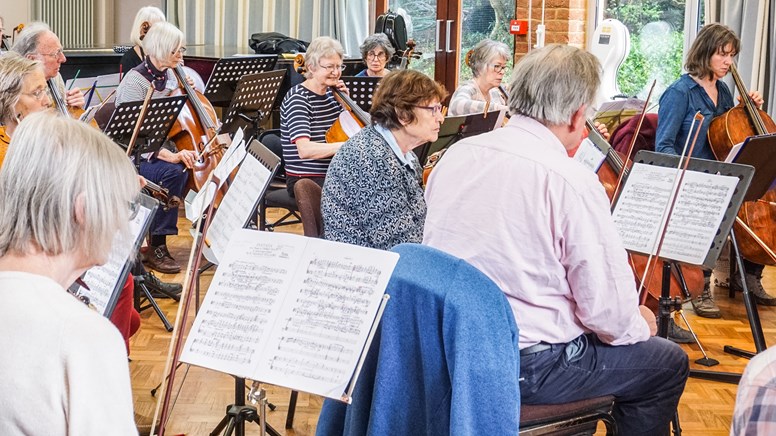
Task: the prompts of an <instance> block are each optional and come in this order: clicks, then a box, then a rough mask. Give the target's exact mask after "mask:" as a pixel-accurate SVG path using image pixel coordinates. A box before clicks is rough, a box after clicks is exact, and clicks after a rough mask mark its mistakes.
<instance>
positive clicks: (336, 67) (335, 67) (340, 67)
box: [319, 64, 345, 73]
mask: <svg viewBox="0 0 776 436" xmlns="http://www.w3.org/2000/svg"><path fill="white" fill-rule="evenodd" d="M319 67H321V68H323V69H324V70H326V71H328V72H329V73H333V72H335V71H337V70H339V71H345V64H339V65H336V64H335V65H319Z"/></svg>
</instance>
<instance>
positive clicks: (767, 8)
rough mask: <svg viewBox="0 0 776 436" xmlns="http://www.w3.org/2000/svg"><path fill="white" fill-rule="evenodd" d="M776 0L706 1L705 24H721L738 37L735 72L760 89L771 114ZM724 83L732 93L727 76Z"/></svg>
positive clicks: (774, 94) (774, 95) (774, 92)
mask: <svg viewBox="0 0 776 436" xmlns="http://www.w3.org/2000/svg"><path fill="white" fill-rule="evenodd" d="M775 6H776V0H706V3H705V7H706V15H705V16H706V23H714V22H718V23H722V24H724V25H726V26H728V27H730V28H731V29H733V31H734V32H735V33H736V34H737V35H738V36H739V38H740V39H741V52H740V53H739V54H738V63H737V66H738V71H739V73H740V75H741V80H743V82H744V84H745V85H746V86H747V87H748V88H749V89H755V90H758V91H760V92H761V93H762V94H763V97H764V98H765V107H766V108H767V110H768V112H769V113H770V114H771V115H773V113H774V111H775V110H776V104H773V103H771V102H774V101H776V100H775V99H776V87H775V86H774V85H773V81H774V79H776V74H774V72H773V68H772V65H775V64H774V62H776V53H774V49H776V39H775V38H776V24H775V23H774V18H773V11H774V7H775ZM725 82H726V83H727V84H728V85H729V86H730V87H731V89H732V90H733V91H734V92H735V87H734V86H733V81H732V79H731V78H730V77H727V78H725Z"/></svg>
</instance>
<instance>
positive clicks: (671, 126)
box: [655, 23, 776, 318]
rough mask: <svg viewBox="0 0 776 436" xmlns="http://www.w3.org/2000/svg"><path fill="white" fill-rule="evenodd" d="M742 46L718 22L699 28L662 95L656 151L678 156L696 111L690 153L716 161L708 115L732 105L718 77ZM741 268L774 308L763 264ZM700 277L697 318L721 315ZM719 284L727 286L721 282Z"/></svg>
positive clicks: (754, 96)
mask: <svg viewBox="0 0 776 436" xmlns="http://www.w3.org/2000/svg"><path fill="white" fill-rule="evenodd" d="M740 46H741V42H740V41H739V39H738V37H737V36H736V35H735V33H733V31H732V30H730V29H729V28H728V27H726V26H724V25H722V24H718V23H713V24H708V25H706V26H704V27H703V28H702V29H701V31H700V32H698V37H697V38H696V39H695V41H694V42H693V44H692V46H691V47H690V51H689V52H688V53H687V60H686V62H685V68H686V69H687V72H688V73H687V74H685V75H683V76H682V77H680V78H679V79H678V80H677V81H676V82H674V83H673V84H671V86H669V87H668V89H666V90H665V92H664V93H663V95H662V96H661V97H660V109H659V111H658V124H657V134H656V138H655V150H656V151H658V152H660V153H668V154H673V155H679V154H681V153H682V148H683V147H684V143H685V139H686V138H687V135H688V134H689V131H690V125H691V122H692V119H693V117H694V116H695V113H696V112H698V111H700V112H701V113H702V114H703V116H704V120H703V125H702V126H701V129H700V133H699V134H698V139H697V141H696V143H695V148H694V150H693V157H699V158H703V159H711V160H715V157H714V153H713V152H712V150H711V147H709V144H708V139H707V136H706V134H707V132H708V130H709V125H710V124H711V121H712V119H713V118H714V117H716V116H719V115H722V114H724V113H725V112H727V111H728V110H730V109H731V108H732V107H733V106H734V104H735V103H734V101H733V94H732V93H731V92H730V89H729V88H728V86H727V85H726V84H725V83H724V82H723V81H722V80H720V79H722V78H724V77H725V76H726V75H727V73H728V72H729V71H730V67H731V65H732V64H733V58H735V56H736V54H738V51H739V49H740ZM749 97H751V98H752V100H753V101H754V103H755V104H756V105H757V106H758V107H759V106H760V105H762V104H763V98H762V96H761V95H760V93H758V92H757V91H750V92H749ZM744 270H745V273H746V282H747V287H748V288H749V290H750V291H751V292H752V293H753V294H754V296H755V299H756V300H757V302H758V303H760V304H765V305H768V306H776V297H773V296H771V295H769V294H768V293H767V292H765V289H763V286H762V283H761V281H760V279H761V277H762V271H763V266H762V265H758V264H756V263H754V262H750V261H748V260H744ZM704 276H705V280H704V282H705V283H704V290H703V293H702V294H701V295H700V296H698V297H697V298H695V299H693V300H692V306H693V309H694V310H695V313H696V314H697V315H698V316H702V317H705V318H719V317H721V316H722V313H721V312H720V310H719V307H717V304H716V303H715V302H714V298H713V296H712V293H711V287H710V276H711V272H710V271H706V272H704ZM739 281H740V280H739V279H737V278H734V279H733V281H732V282H731V283H730V286H733V287H734V288H736V287H737V288H738V289H739V290H740V289H741V285H740V284H739V283H738V282H739ZM718 284H719V285H720V286H727V284H726V283H722V282H720V283H718Z"/></svg>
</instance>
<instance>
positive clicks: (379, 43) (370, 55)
mask: <svg viewBox="0 0 776 436" xmlns="http://www.w3.org/2000/svg"><path fill="white" fill-rule="evenodd" d="M359 48H360V49H361V59H363V60H364V63H365V64H366V69H365V70H363V71H361V72H360V73H358V74H356V77H383V76H385V75H386V74H388V70H387V69H386V68H385V65H386V64H387V63H388V61H389V60H390V59H391V57H393V54H394V53H395V52H396V50H394V48H393V46H392V45H391V42H390V41H388V37H387V36H385V34H384V33H375V34H373V35H369V36H367V37H366V39H365V40H364V43H363V44H361V47H359Z"/></svg>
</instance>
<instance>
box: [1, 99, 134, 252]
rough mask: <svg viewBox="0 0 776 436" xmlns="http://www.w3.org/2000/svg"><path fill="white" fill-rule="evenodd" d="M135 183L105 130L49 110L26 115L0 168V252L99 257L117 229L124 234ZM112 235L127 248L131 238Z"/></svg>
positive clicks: (127, 165)
mask: <svg viewBox="0 0 776 436" xmlns="http://www.w3.org/2000/svg"><path fill="white" fill-rule="evenodd" d="M139 190H140V184H139V182H138V179H137V173H136V172H135V169H134V167H133V166H132V164H131V162H130V161H129V159H128V158H127V156H126V155H125V154H124V153H122V151H121V148H120V147H119V146H117V145H116V144H114V143H113V142H112V141H111V140H110V139H109V138H108V137H107V136H105V135H104V134H102V133H101V132H99V131H98V130H96V129H94V128H92V127H90V126H88V125H86V124H84V123H82V122H79V121H77V120H74V119H71V118H68V117H62V116H60V115H57V114H55V113H53V111H45V112H38V113H34V114H31V115H29V116H27V117H25V118H24V120H22V122H21V123H19V127H18V128H17V129H16V130H15V131H14V136H13V138H12V139H11V145H10V146H9V147H8V154H7V155H6V158H5V162H4V163H3V166H2V169H0V256H4V255H5V254H6V253H16V254H20V255H26V254H31V253H33V252H36V251H40V252H43V253H45V254H47V255H50V256H57V255H61V254H69V253H73V254H75V253H79V254H82V255H84V256H86V258H87V259H90V260H92V261H94V262H95V263H102V262H105V261H106V260H107V256H108V253H109V252H110V249H111V246H112V244H113V241H114V237H115V236H116V235H117V232H118V234H119V235H124V236H126V235H127V233H126V232H127V230H128V223H129V209H130V204H131V203H132V202H133V201H134V200H135V199H136V198H137V195H138V193H139ZM79 197H80V198H81V199H82V200H83V201H82V202H81V201H77V199H78V198H79ZM77 209H78V210H77ZM118 239H121V240H124V241H126V246H125V247H123V248H124V253H127V254H128V253H129V251H130V248H131V243H130V238H127V237H123V238H118Z"/></svg>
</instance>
